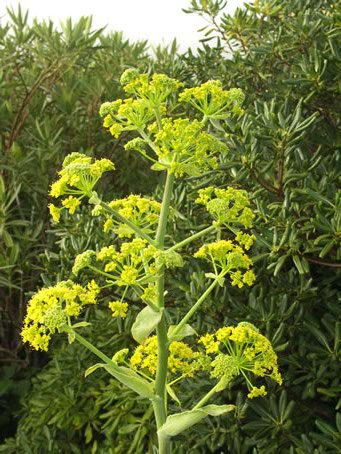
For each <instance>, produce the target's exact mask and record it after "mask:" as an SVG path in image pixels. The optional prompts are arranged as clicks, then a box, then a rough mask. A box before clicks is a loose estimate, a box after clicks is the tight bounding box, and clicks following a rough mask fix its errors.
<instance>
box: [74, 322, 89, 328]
mask: <svg viewBox="0 0 341 454" xmlns="http://www.w3.org/2000/svg"><path fill="white" fill-rule="evenodd" d="M91 324H92V323H89V322H78V323H75V324H74V325H72V329H75V328H81V327H83V326H90V325H91Z"/></svg>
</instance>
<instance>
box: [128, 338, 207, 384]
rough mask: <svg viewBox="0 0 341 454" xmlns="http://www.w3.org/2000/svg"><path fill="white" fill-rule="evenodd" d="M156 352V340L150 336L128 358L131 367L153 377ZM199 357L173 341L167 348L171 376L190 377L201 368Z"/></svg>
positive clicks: (180, 343)
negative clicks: (178, 374)
mask: <svg viewBox="0 0 341 454" xmlns="http://www.w3.org/2000/svg"><path fill="white" fill-rule="evenodd" d="M157 351H158V347H157V338H156V336H151V337H149V338H148V339H147V340H145V342H143V344H141V345H139V346H138V347H137V348H136V350H135V352H134V354H133V355H132V356H131V358H130V365H131V367H132V368H133V369H136V370H141V371H143V372H145V373H149V374H150V375H151V376H154V375H155V374H156V368H157ZM200 356H201V355H200V354H199V353H195V352H194V351H193V350H192V349H191V348H190V347H189V346H188V345H187V344H185V343H183V342H178V341H174V342H172V343H171V344H170V346H169V357H168V370H169V372H170V373H172V374H177V373H180V374H181V375H186V376H187V377H192V376H193V375H194V373H195V372H196V371H197V370H198V369H200V368H201V362H200V358H199V357H200Z"/></svg>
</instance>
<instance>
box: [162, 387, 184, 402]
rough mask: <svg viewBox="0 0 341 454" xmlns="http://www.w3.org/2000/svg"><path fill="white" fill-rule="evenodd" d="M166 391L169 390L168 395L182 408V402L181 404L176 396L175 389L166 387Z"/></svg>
mask: <svg viewBox="0 0 341 454" xmlns="http://www.w3.org/2000/svg"><path fill="white" fill-rule="evenodd" d="M166 389H167V392H168V394H169V395H170V396H171V398H172V399H173V400H175V402H176V403H177V404H179V405H180V406H181V402H180V400H179V398H178V396H177V395H176V394H175V392H174V389H173V388H172V387H171V386H170V385H166Z"/></svg>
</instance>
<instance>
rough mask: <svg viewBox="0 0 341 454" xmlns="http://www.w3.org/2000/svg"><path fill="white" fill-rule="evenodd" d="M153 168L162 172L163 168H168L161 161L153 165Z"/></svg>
mask: <svg viewBox="0 0 341 454" xmlns="http://www.w3.org/2000/svg"><path fill="white" fill-rule="evenodd" d="M151 169H152V170H156V171H157V172H162V171H163V170H166V169H167V166H165V165H164V164H161V163H160V162H156V163H155V164H153V165H152V166H151Z"/></svg>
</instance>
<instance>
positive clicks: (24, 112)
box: [0, 7, 151, 436]
mask: <svg viewBox="0 0 341 454" xmlns="http://www.w3.org/2000/svg"><path fill="white" fill-rule="evenodd" d="M8 19H9V22H8V24H7V25H5V24H4V23H3V22H2V23H1V25H0V62H1V63H0V91H1V94H2V96H1V99H0V123H1V131H0V139H1V140H0V301H1V302H0V305H1V310H0V344H1V349H0V359H1V362H2V364H9V367H8V368H6V369H4V370H3V376H4V379H3V381H1V384H2V386H1V388H2V392H1V396H0V407H1V408H2V409H4V410H5V409H6V412H5V411H4V412H3V411H1V413H2V414H4V416H2V418H1V422H0V424H1V426H2V427H4V430H2V429H1V430H0V432H1V434H2V436H5V435H6V433H11V431H12V430H13V427H14V426H13V423H12V422H11V419H10V413H11V411H8V409H12V410H14V408H15V407H16V403H15V402H17V400H18V392H19V389H21V388H20V387H19V386H18V387H16V386H12V387H8V386H7V381H6V380H7V378H6V377H8V374H10V376H11V380H12V381H13V382H14V383H16V382H19V381H20V380H21V379H23V377H24V376H27V378H29V376H30V375H31V371H28V369H27V366H28V365H29V364H30V365H31V366H32V365H33V364H35V365H36V366H39V364H41V363H42V362H44V361H45V360H44V359H43V358H42V357H41V356H39V357H38V356H37V355H34V356H33V355H32V353H30V352H29V350H28V349H26V348H24V347H23V346H22V343H21V341H20V338H19V336H18V332H19V330H20V326H21V322H22V317H23V314H24V311H25V301H26V296H25V294H26V292H28V291H32V289H34V288H36V287H37V286H38V285H41V279H40V274H41V273H42V272H43V270H44V266H43V262H42V257H43V256H44V250H45V249H46V248H48V250H49V251H50V252H52V251H53V249H54V245H53V241H54V239H52V238H50V236H49V232H48V229H49V216H48V210H47V204H48V201H47V193H48V187H49V185H50V184H51V181H52V180H53V179H54V176H55V173H56V169H57V168H58V167H59V166H60V164H61V162H62V160H63V158H64V156H65V155H66V154H67V153H69V152H71V151H73V150H82V151H83V152H86V153H88V154H94V155H96V156H99V155H102V154H105V155H110V156H115V158H114V159H115V160H116V161H121V162H122V166H121V168H125V167H127V166H128V163H129V168H130V171H129V172H116V174H115V177H114V179H110V180H107V183H108V184H110V185H111V186H112V190H113V191H116V192H117V193H119V194H122V193H123V194H125V193H126V192H127V191H128V190H130V189H128V188H131V187H132V186H134V188H135V190H136V191H141V190H142V188H144V187H148V185H149V182H150V178H147V176H146V174H145V172H144V169H145V168H147V167H144V166H143V163H141V162H140V161H137V160H136V159H135V157H134V156H128V155H127V154H125V153H121V150H122V146H121V145H122V141H120V142H119V141H115V140H112V141H108V140H104V137H105V134H104V133H103V131H102V128H101V122H100V118H99V116H98V109H99V106H100V104H101V103H102V102H103V100H104V98H106V97H107V96H108V94H110V96H113V97H116V96H119V95H120V94H121V89H120V87H119V84H118V83H117V78H118V77H119V75H120V74H121V73H122V71H123V70H124V69H125V68H126V67H127V66H132V65H133V66H136V67H147V66H148V65H149V63H150V62H151V58H150V57H149V56H148V54H147V43H146V41H141V42H137V43H135V44H132V43H130V42H129V41H128V40H125V39H124V38H123V36H122V34H121V33H105V32H104V31H103V30H93V29H92V27H91V18H81V19H80V20H79V21H78V22H76V23H74V24H73V23H72V22H71V20H67V21H66V22H65V23H64V24H62V26H61V31H59V30H58V29H57V28H56V26H55V25H54V24H53V23H52V22H37V21H34V23H33V25H29V23H28V13H24V12H23V11H22V10H21V9H20V7H19V9H18V11H17V12H14V11H13V10H8ZM123 141H124V140H123ZM23 389H24V388H23ZM20 393H21V392H19V394H20ZM5 415H7V416H5ZM5 427H6V429H5ZM7 430H8V431H9V432H7Z"/></svg>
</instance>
